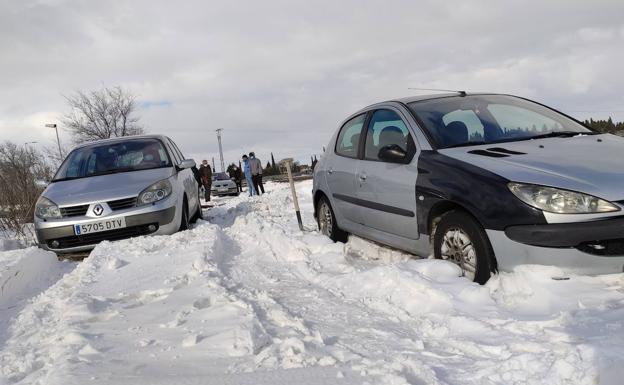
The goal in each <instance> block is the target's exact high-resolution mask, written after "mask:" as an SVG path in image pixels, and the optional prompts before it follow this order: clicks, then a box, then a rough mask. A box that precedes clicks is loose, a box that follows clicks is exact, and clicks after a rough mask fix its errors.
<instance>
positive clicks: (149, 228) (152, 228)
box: [147, 225, 156, 232]
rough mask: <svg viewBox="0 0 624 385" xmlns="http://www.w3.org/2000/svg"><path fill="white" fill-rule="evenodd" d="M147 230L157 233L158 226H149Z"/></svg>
mask: <svg viewBox="0 0 624 385" xmlns="http://www.w3.org/2000/svg"><path fill="white" fill-rule="evenodd" d="M147 229H148V230H149V231H150V232H153V231H156V225H149V226H147Z"/></svg>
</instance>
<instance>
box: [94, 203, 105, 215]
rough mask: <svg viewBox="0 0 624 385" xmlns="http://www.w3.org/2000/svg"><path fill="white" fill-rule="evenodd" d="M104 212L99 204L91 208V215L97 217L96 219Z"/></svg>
mask: <svg viewBox="0 0 624 385" xmlns="http://www.w3.org/2000/svg"><path fill="white" fill-rule="evenodd" d="M103 212H104V207H102V205H101V204H99V203H98V204H97V205H95V206H94V207H93V214H95V215H97V216H98V217H99V216H100V215H102V213H103Z"/></svg>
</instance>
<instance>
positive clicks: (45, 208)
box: [35, 196, 61, 219]
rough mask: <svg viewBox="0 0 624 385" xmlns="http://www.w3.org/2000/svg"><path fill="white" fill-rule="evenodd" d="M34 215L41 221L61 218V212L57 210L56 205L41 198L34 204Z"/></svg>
mask: <svg viewBox="0 0 624 385" xmlns="http://www.w3.org/2000/svg"><path fill="white" fill-rule="evenodd" d="M35 215H36V216H37V218H41V219H57V218H61V210H59V208H58V206H57V205H56V203H54V202H52V201H51V200H49V199H48V198H46V197H44V196H41V197H39V199H38V200H37V203H36V204H35Z"/></svg>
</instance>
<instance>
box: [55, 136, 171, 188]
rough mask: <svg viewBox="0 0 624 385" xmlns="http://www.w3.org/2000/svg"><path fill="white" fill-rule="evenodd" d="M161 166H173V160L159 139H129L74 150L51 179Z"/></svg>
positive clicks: (66, 178) (83, 176)
mask: <svg viewBox="0 0 624 385" xmlns="http://www.w3.org/2000/svg"><path fill="white" fill-rule="evenodd" d="M161 167H171V161H170V159H169V156H168V155H167V151H165V147H164V146H163V145H162V143H161V142H160V141H159V140H157V139H130V140H127V141H123V142H113V143H101V144H93V145H90V146H85V147H80V148H77V149H75V150H74V151H72V152H71V153H70V154H69V155H68V156H67V158H66V159H65V161H64V162H63V164H62V165H61V167H60V168H59V170H58V172H57V173H56V175H55V176H54V179H53V180H52V181H53V182H55V181H60V180H68V179H77V178H85V177H90V176H97V175H106V174H115V173H118V172H128V171H138V170H148V169H152V168H161Z"/></svg>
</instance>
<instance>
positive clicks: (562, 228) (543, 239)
mask: <svg viewBox="0 0 624 385" xmlns="http://www.w3.org/2000/svg"><path fill="white" fill-rule="evenodd" d="M505 235H507V237H509V238H510V239H512V240H514V241H516V242H520V243H525V244H528V245H532V246H543V247H578V246H579V245H580V244H584V243H588V242H594V243H596V244H599V243H600V242H608V241H613V240H624V217H616V218H610V219H604V220H600V221H592V222H572V223H552V224H547V225H522V226H510V227H507V228H506V229H505ZM621 255H624V250H622V254H621Z"/></svg>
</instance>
